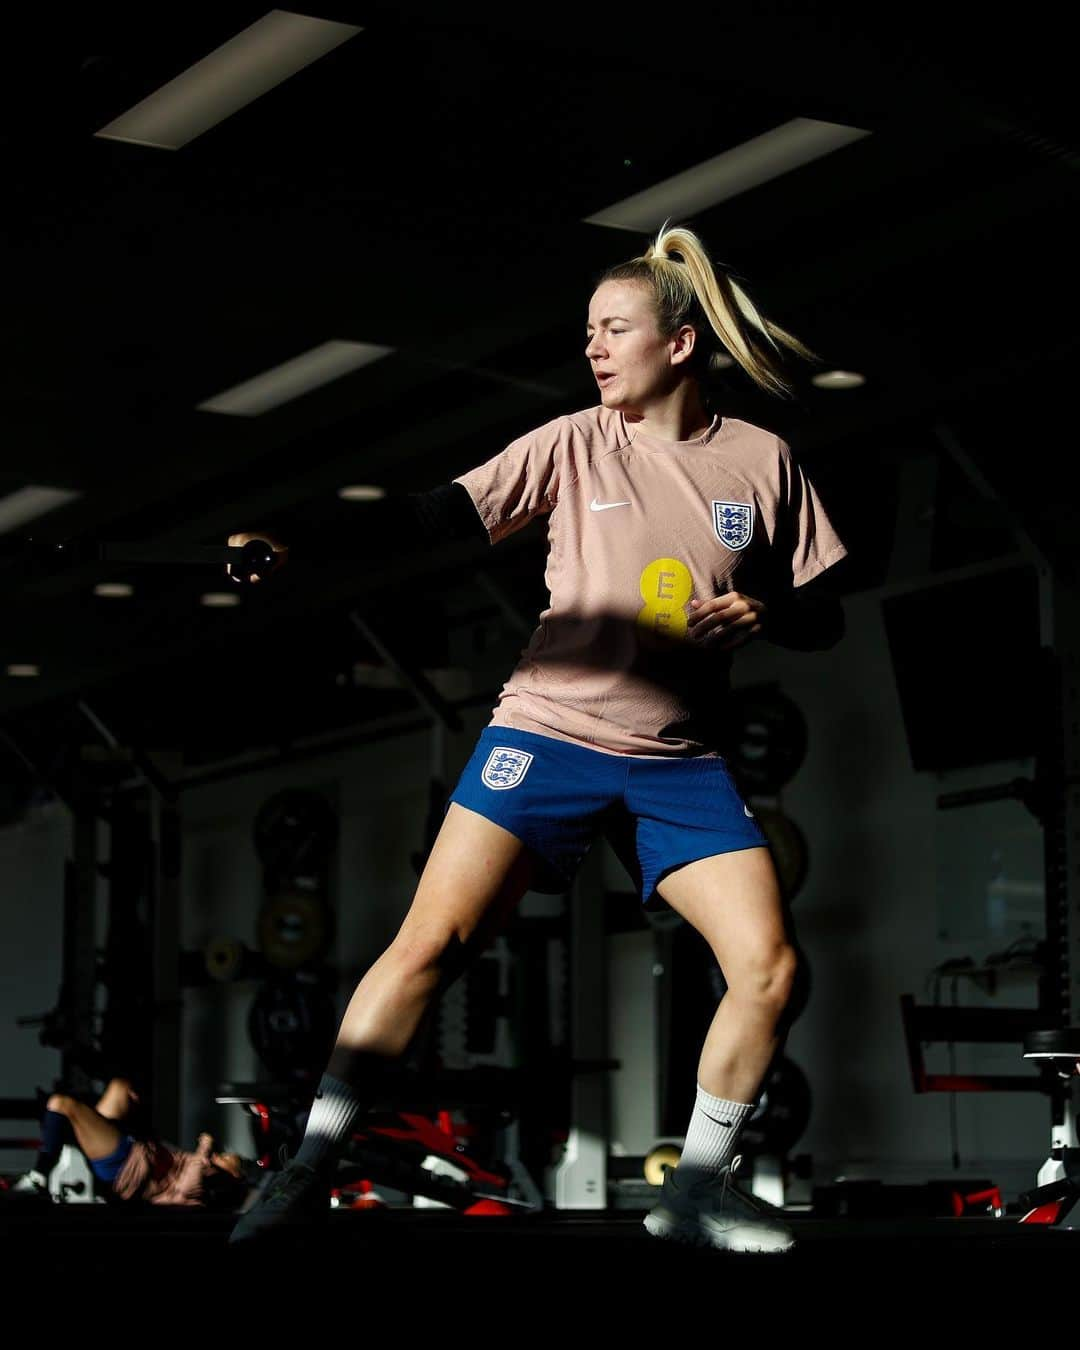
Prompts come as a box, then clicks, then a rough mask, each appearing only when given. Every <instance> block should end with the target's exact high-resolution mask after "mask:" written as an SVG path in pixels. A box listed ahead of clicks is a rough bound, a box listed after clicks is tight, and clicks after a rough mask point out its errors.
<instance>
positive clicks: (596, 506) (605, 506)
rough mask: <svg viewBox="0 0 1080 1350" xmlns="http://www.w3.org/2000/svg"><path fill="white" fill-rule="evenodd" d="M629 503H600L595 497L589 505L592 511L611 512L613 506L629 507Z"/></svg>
mask: <svg viewBox="0 0 1080 1350" xmlns="http://www.w3.org/2000/svg"><path fill="white" fill-rule="evenodd" d="M629 505H630V503H629V502H598V501H597V500H596V498H595V497H594V498H593V499H592V501H591V502H590V503H589V510H590V511H610V510H611V508H612V507H613V506H629Z"/></svg>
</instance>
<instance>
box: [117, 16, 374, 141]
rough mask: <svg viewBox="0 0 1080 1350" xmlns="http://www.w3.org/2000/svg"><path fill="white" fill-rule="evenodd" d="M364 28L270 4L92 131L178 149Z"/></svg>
mask: <svg viewBox="0 0 1080 1350" xmlns="http://www.w3.org/2000/svg"><path fill="white" fill-rule="evenodd" d="M360 32H363V29H361V28H357V27H355V26H354V25H353V24H348V23H333V22H331V21H330V20H329V19H315V18H311V17H309V16H308V15H306V14H291V13H289V12H288V11H287V10H284V9H272V10H271V11H270V13H269V14H265V15H263V17H262V18H261V19H259V20H257V21H256V22H255V23H253V24H252V25H251V27H250V28H245V29H244V30H243V32H241V33H237V35H236V36H235V37H234V38H230V39H229V41H228V42H226V43H223V44H222V46H220V47H218V48H216V49H215V50H214V51H212V52H211V53H210V54H209V56H204V57H203V59H202V60H201V61H196V63H195V64H194V65H193V66H190V67H189V68H188V69H187V70H185V71H184V72H183V73H182V74H180V75H177V77H176V79H175V80H170V81H169V83H168V84H164V85H162V87H161V88H160V89H156V90H155V91H154V92H153V93H152V94H149V95H148V96H147V97H146V98H144V99H143V100H142V102H141V103H136V105H135V106H134V107H133V108H129V109H128V111H127V112H125V113H121V115H120V116H119V117H117V118H115V119H114V120H113V121H112V122H110V123H109V124H108V126H104V127H102V128H101V130H100V131H98V132H95V133H94V134H95V135H96V136H100V137H101V138H102V139H103V140H106V141H128V142H129V143H130V144H132V145H147V146H151V147H153V148H154V149H158V150H179V149H180V147H181V146H182V145H187V143H188V142H189V141H192V140H194V139H195V137H196V136H201V135H202V133H203V132H204V131H209V130H210V128H211V127H214V126H217V124H218V123H219V122H223V121H224V120H225V119H226V118H227V117H231V116H232V114H233V113H235V112H238V111H239V110H240V109H241V108H244V107H246V106H247V105H248V104H249V103H253V102H254V101H255V99H257V98H259V97H260V96H261V95H262V94H265V93H267V91H268V90H270V89H273V88H274V86H275V85H279V84H281V83H282V81H284V80H287V79H288V78H289V76H290V75H295V74H296V72H297V71H298V70H303V69H304V67H305V66H309V65H311V63H312V62H313V61H317V60H318V59H319V57H320V56H325V55H326V53H327V52H331V51H333V50H334V48H335V47H340V46H341V44H342V43H343V42H347V41H348V39H349V38H351V37H355V36H356V34H357V33H360Z"/></svg>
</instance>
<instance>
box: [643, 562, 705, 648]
mask: <svg viewBox="0 0 1080 1350" xmlns="http://www.w3.org/2000/svg"><path fill="white" fill-rule="evenodd" d="M638 590H639V591H640V592H641V598H642V600H644V601H645V604H644V606H643V607H642V608H641V609H639V610H638V613H637V622H638V625H639V626H640V627H641V628H644V629H645V630H646V632H648V633H651V634H653V635H654V636H656V637H668V638H676V639H677V638H685V637H686V611H685V608H684V606H685V605H686V604H687V602H688V601H689V599H690V597H691V595H692V594H693V592H694V583H693V580H692V578H691V576H690V569H689V568H688V567H687V566H686V564H685V563H681V562H679V560H678V558H657V559H655V561H653V562H651V563H649V565H648V567H646V568H645V570H644V571H643V572H642V574H641V578H640V580H639V581H638Z"/></svg>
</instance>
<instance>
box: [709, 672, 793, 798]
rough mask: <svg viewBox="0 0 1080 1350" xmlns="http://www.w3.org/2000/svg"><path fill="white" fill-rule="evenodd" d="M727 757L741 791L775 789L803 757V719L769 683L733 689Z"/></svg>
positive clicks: (789, 702) (779, 787)
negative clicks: (767, 684)
mask: <svg viewBox="0 0 1080 1350" xmlns="http://www.w3.org/2000/svg"><path fill="white" fill-rule="evenodd" d="M727 718H728V722H727V726H728V731H727V737H726V739H727V742H728V744H727V750H726V755H725V758H726V761H727V765H728V768H730V770H731V772H732V775H733V777H734V778H735V781H736V783H737V784H738V785H739V787H740V788H741V789H742V791H743V792H744V793H755V792H756V793H761V794H762V795H764V796H772V795H773V794H774V793H776V792H779V791H780V789H781V788H782V787H783V786H784V784H785V783H786V782H788V780H789V779H790V778H792V777H793V775H794V774H795V772H796V770H797V769H798V768H799V766H800V765H801V764H802V762H803V759H804V758H805V757H806V721H805V719H804V717H803V715H802V713H801V712H800V711H799V709H798V707H797V706H796V705H795V704H794V703H793V702H792V701H791V699H789V698H788V697H787V696H786V695H785V694H782V693H780V691H779V690H778V689H774V688H772V687H771V686H758V687H751V688H747V689H736V690H734V691H733V692H732V694H731V698H730V702H729V705H728V712H727Z"/></svg>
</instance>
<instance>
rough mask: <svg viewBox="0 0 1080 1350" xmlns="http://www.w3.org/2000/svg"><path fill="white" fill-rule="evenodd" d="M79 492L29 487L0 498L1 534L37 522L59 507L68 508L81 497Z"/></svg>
mask: <svg viewBox="0 0 1080 1350" xmlns="http://www.w3.org/2000/svg"><path fill="white" fill-rule="evenodd" d="M81 495H82V494H81V493H79V492H69V491H68V490H67V489H66V488H54V487H34V486H33V485H28V486H27V487H21V488H17V489H16V490H15V491H14V492H9V493H8V494H7V496H6V497H0V534H4V533H5V532H6V531H7V530H17V529H18V528H19V526H20V525H25V524H26V522H27V521H28V520H36V519H37V518H38V516H43V515H44V514H45V513H46V511H55V510H56V508H57V507H58V506H66V505H67V503H68V502H73V501H74V500H75V498H76V497H79V496H81Z"/></svg>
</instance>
